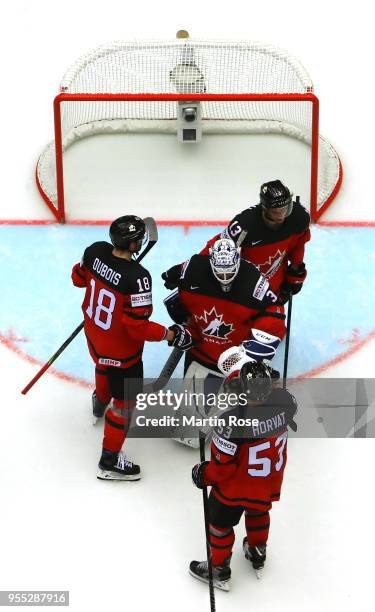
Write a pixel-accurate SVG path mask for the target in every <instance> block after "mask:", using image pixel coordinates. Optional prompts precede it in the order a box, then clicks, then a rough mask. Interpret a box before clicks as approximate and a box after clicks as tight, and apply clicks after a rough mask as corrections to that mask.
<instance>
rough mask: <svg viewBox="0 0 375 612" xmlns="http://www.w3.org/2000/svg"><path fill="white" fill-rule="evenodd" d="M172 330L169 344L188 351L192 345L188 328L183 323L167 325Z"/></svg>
mask: <svg viewBox="0 0 375 612" xmlns="http://www.w3.org/2000/svg"><path fill="white" fill-rule="evenodd" d="M169 329H170V330H171V331H173V332H174V336H173V340H170V341H169V342H168V345H169V346H174V347H175V348H178V349H179V350H180V351H188V350H189V349H191V347H192V346H193V339H192V337H191V333H190V332H189V330H188V329H187V328H186V327H184V326H183V325H177V324H176V325H171V327H169Z"/></svg>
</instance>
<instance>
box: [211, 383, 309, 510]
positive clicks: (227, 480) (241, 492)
mask: <svg viewBox="0 0 375 612" xmlns="http://www.w3.org/2000/svg"><path fill="white" fill-rule="evenodd" d="M296 410H297V407H296V402H295V399H294V397H293V396H292V395H291V394H290V393H289V392H288V391H287V390H286V389H274V391H273V392H272V393H271V396H270V397H269V398H268V400H267V401H266V402H265V403H264V405H262V406H258V407H257V410H256V412H255V411H254V409H252V408H251V407H247V408H246V409H242V408H240V409H239V408H236V409H233V410H230V411H228V412H226V413H224V414H223V415H222V416H223V418H224V420H225V425H223V426H220V427H217V428H216V429H215V432H214V435H213V439H212V444H211V461H210V462H209V463H208V465H207V466H206V468H205V471H204V483H205V484H206V485H211V486H212V490H213V493H214V495H215V497H216V498H217V499H218V500H219V501H221V502H222V503H224V504H227V505H229V506H244V507H246V508H253V509H257V510H269V509H270V508H271V505H272V502H274V501H277V500H278V499H279V498H280V493H281V486H282V482H283V476H284V469H285V465H286V460H287V424H288V423H290V422H291V421H292V419H293V416H294V414H295V413H296ZM219 417H220V415H219ZM254 417H257V418H258V422H259V424H258V425H251V426H248V425H245V426H244V425H243V421H240V420H239V419H241V418H242V419H249V420H253V419H254ZM254 435H255V436H257V437H254ZM258 436H261V437H258ZM263 436H266V437H263Z"/></svg>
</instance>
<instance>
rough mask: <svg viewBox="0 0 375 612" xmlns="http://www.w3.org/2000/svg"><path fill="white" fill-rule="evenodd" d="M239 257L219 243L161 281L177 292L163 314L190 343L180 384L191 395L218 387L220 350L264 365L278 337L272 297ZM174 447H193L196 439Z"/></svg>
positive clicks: (280, 327) (281, 318) (281, 328)
mask: <svg viewBox="0 0 375 612" xmlns="http://www.w3.org/2000/svg"><path fill="white" fill-rule="evenodd" d="M240 252H241V249H240V248H239V247H236V245H235V244H234V242H233V240H230V239H226V238H224V239H219V240H218V241H217V242H215V244H214V245H213V246H212V247H211V248H210V254H209V255H208V256H207V255H193V257H191V259H189V260H188V261H187V262H185V263H184V264H178V265H176V266H173V267H172V268H170V269H169V270H168V271H167V272H165V273H163V275H162V276H163V278H164V280H165V281H166V285H167V286H171V284H173V286H174V287H176V286H177V287H178V290H177V291H176V292H175V293H173V294H172V295H171V296H170V297H168V298H167V299H166V300H165V304H166V306H167V309H168V312H169V314H170V316H171V318H172V319H173V320H174V321H175V322H176V323H185V324H186V325H187V328H188V329H189V331H190V332H191V334H192V337H193V340H194V344H193V346H192V348H191V350H190V351H189V352H188V353H187V354H186V357H185V379H186V380H187V381H190V386H191V387H194V389H195V390H196V391H197V392H203V393H207V392H208V388H207V386H208V384H209V385H210V392H215V391H216V390H217V388H218V386H220V384H221V382H222V379H221V373H220V371H219V370H218V367H217V360H218V358H219V356H220V355H221V353H222V352H223V351H225V350H226V349H228V348H230V347H232V346H238V345H239V344H241V343H243V346H244V347H245V350H246V353H247V354H248V356H249V357H250V358H252V359H256V360H263V359H267V360H270V359H272V358H273V357H274V355H275V351H276V348H277V346H278V344H279V343H280V340H281V338H282V337H283V336H284V332H285V315H284V314H283V313H282V312H281V307H280V306H278V305H277V304H276V302H277V295H276V294H275V293H274V292H273V291H272V290H271V289H270V287H269V283H268V281H267V279H266V278H264V277H263V276H262V274H261V273H260V272H259V270H258V268H256V266H254V265H253V264H252V263H250V262H248V261H245V260H244V259H241V257H240ZM188 384H189V383H188ZM176 439H178V436H177V438H176ZM179 441H180V442H182V443H184V444H187V445H189V446H193V447H197V446H198V441H197V440H196V439H190V438H184V437H183V436H181V438H180V440H179Z"/></svg>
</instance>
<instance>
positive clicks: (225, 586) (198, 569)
mask: <svg viewBox="0 0 375 612" xmlns="http://www.w3.org/2000/svg"><path fill="white" fill-rule="evenodd" d="M229 563H230V560H229V559H228V560H227V561H224V564H223V565H216V566H212V578H213V585H214V587H215V588H217V589H221V590H222V591H229V588H230V577H231V570H230V566H229ZM189 573H190V574H191V576H194V578H198V580H202V582H207V583H208V582H209V577H208V563H207V561H192V562H191V563H190V568H189Z"/></svg>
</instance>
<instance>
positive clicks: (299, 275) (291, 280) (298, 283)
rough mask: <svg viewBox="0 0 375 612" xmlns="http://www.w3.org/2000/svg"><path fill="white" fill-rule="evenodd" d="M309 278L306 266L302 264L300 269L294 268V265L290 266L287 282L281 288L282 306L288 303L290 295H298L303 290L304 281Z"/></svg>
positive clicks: (280, 298) (287, 272)
mask: <svg viewBox="0 0 375 612" xmlns="http://www.w3.org/2000/svg"><path fill="white" fill-rule="evenodd" d="M306 276H307V271H306V267H305V264H304V263H303V262H302V263H301V264H299V266H298V268H297V269H295V268H294V267H293V268H292V264H289V266H288V268H287V271H286V277H285V281H284V282H283V284H282V285H281V287H280V295H279V300H280V301H281V303H282V304H285V302H287V301H288V299H289V296H290V294H292V295H296V293H299V291H301V289H302V285H303V281H304V280H305V278H306Z"/></svg>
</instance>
